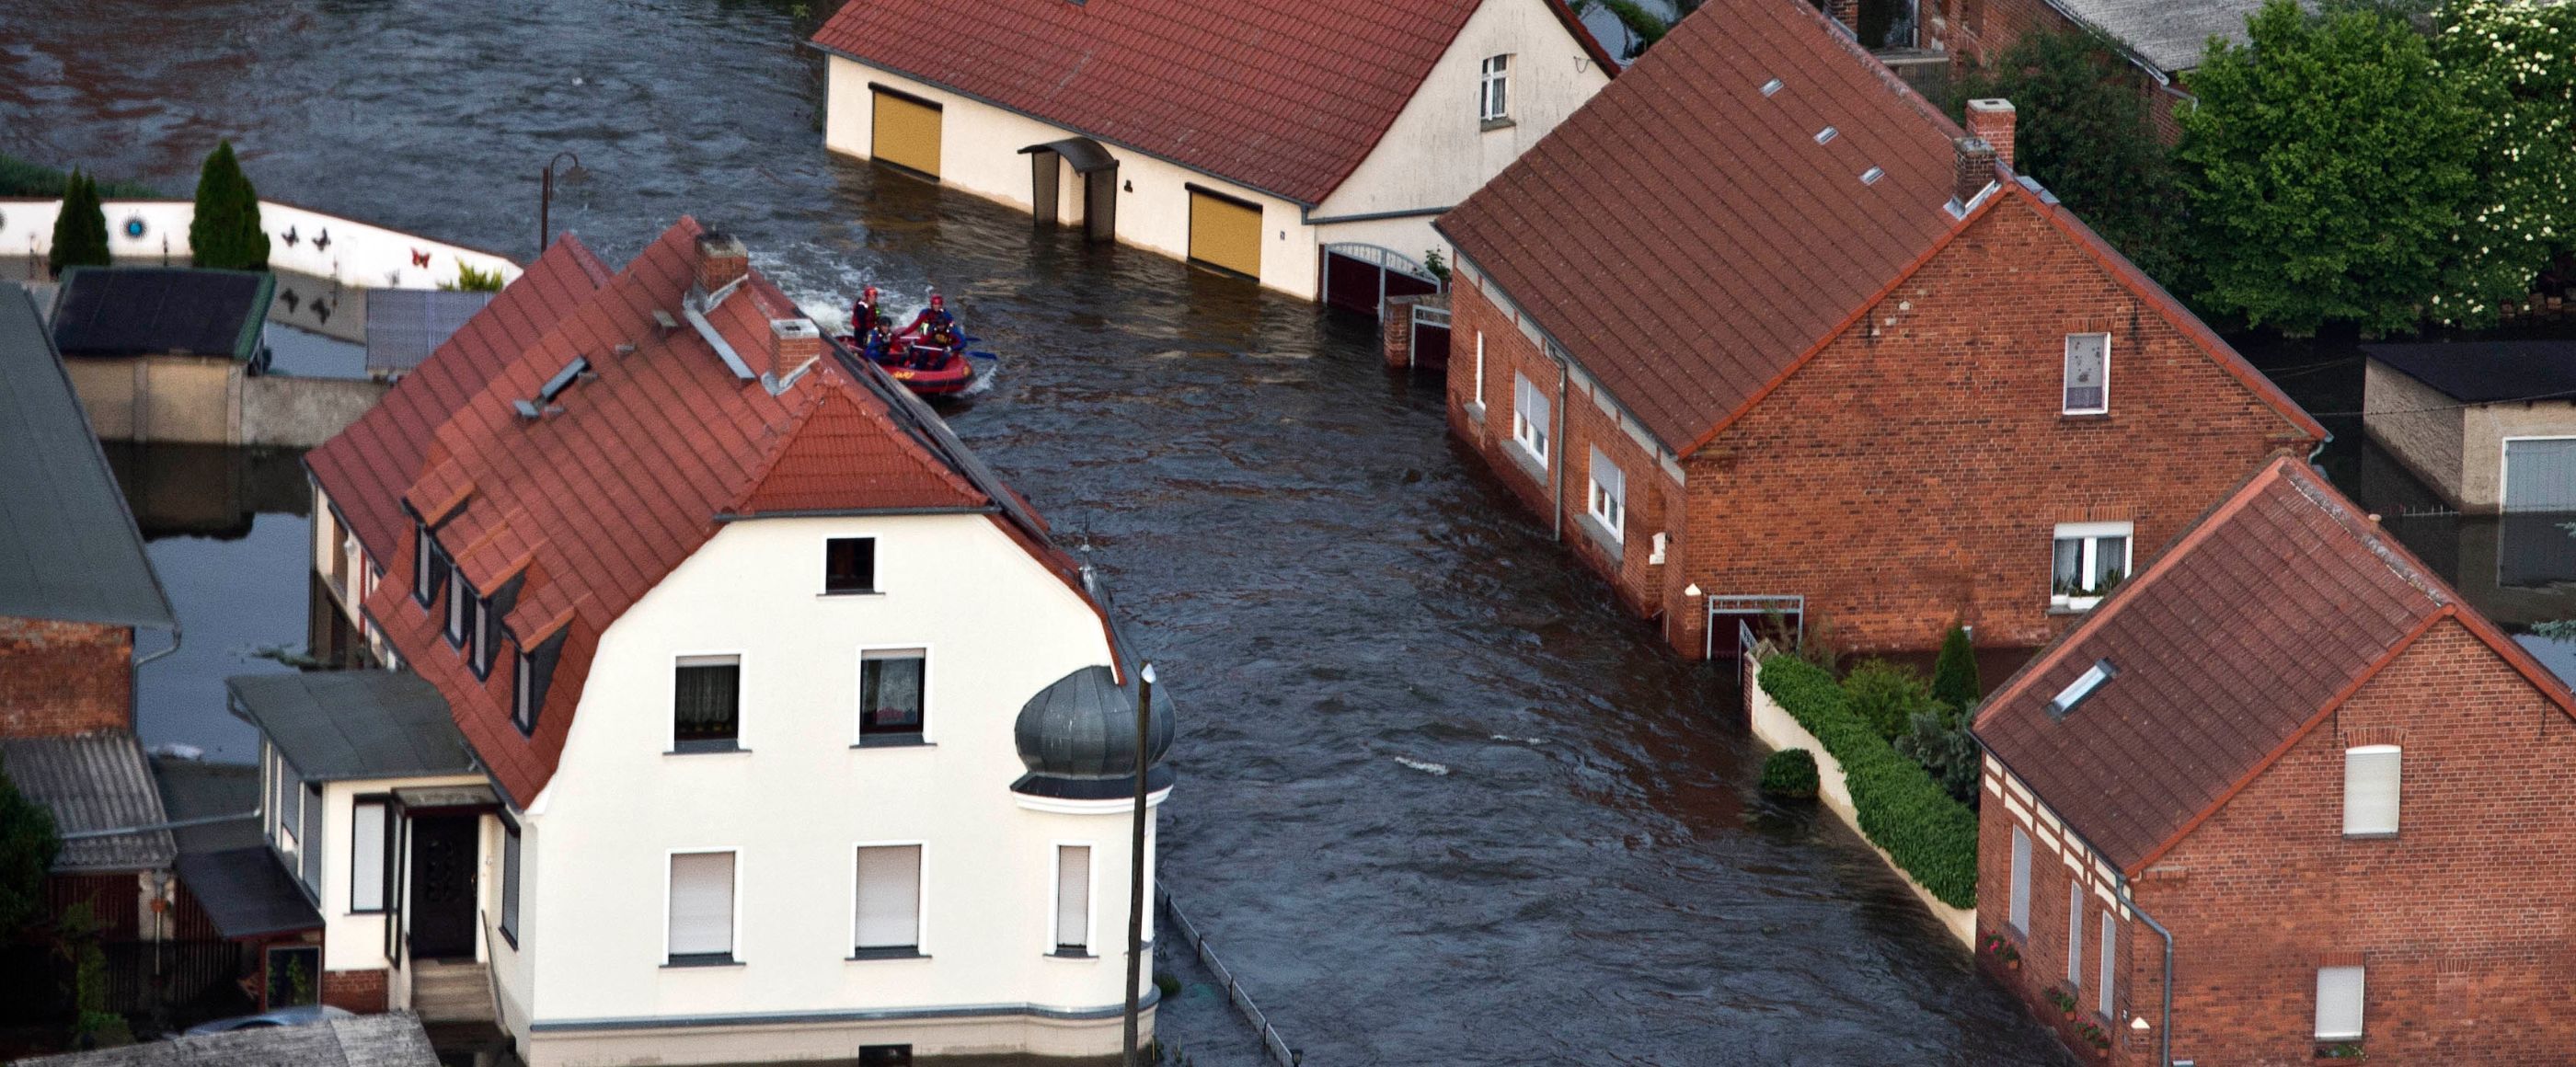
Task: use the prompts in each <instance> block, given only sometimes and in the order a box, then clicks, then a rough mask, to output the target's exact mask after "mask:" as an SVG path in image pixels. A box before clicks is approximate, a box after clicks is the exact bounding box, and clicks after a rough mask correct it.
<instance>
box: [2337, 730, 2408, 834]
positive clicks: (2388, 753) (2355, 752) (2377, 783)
mask: <svg viewBox="0 0 2576 1067" xmlns="http://www.w3.org/2000/svg"><path fill="white" fill-rule="evenodd" d="M2400 755H2401V753H2400V750H2399V749H2398V747H2397V746H2395V745H2363V746H2361V747H2359V748H2350V749H2345V750H2344V754H2343V832H2344V833H2347V834H2393V833H2396V832H2397V785H2398V767H2399V758H2400Z"/></svg>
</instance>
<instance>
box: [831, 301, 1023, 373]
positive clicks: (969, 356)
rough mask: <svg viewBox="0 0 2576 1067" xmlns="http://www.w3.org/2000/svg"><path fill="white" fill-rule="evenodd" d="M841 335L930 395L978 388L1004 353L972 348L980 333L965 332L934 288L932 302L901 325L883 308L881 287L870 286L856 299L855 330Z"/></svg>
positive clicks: (853, 309)
mask: <svg viewBox="0 0 2576 1067" xmlns="http://www.w3.org/2000/svg"><path fill="white" fill-rule="evenodd" d="M840 340H841V343H842V344H845V345H848V346H849V347H850V349H851V350H852V351H855V352H858V353H860V354H862V355H865V356H866V357H867V358H868V362H870V363H874V364H876V365H877V366H879V367H883V368H885V372H886V376H887V377H889V378H892V379H894V380H895V381H896V382H897V383H899V384H901V385H902V386H903V387H904V388H906V389H910V390H912V391H913V392H914V393H916V394H918V395H921V396H925V397H933V396H936V397H948V396H956V395H958V394H960V393H963V392H965V391H967V390H968V389H971V388H973V387H974V386H975V383H976V382H977V381H978V380H980V379H982V378H983V376H984V375H985V374H986V373H988V372H989V371H990V370H991V368H992V367H993V365H995V364H996V363H998V362H999V359H1000V357H997V356H995V355H994V354H992V353H990V352H978V351H972V350H969V349H968V347H967V346H968V345H971V344H973V343H975V338H973V337H970V336H967V335H966V333H965V332H964V330H963V329H962V328H961V327H960V326H959V325H958V323H957V318H956V316H954V315H951V314H949V312H948V306H947V301H946V300H945V299H943V298H941V297H940V295H939V294H938V293H935V292H934V293H932V294H931V295H930V306H929V307H926V308H923V309H921V311H920V312H919V313H917V314H915V315H914V316H913V320H912V323H911V324H910V325H908V326H905V327H903V328H902V329H900V330H897V329H895V328H894V323H893V320H891V319H889V318H887V317H886V316H885V314H884V313H883V312H882V311H880V310H878V305H877V290H876V287H875V286H873V285H871V286H869V287H868V288H867V290H866V292H865V294H864V295H862V296H861V297H860V298H859V302H858V303H856V304H853V305H851V307H850V332H849V333H846V334H843V335H841V338H840Z"/></svg>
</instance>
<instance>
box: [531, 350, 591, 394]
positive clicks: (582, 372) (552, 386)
mask: <svg viewBox="0 0 2576 1067" xmlns="http://www.w3.org/2000/svg"><path fill="white" fill-rule="evenodd" d="M589 375H590V359H589V358H588V357H586V356H574V357H572V362H570V363H566V364H564V366H563V369H562V370H559V371H556V372H555V376H554V377H552V378H548V379H546V384H545V385H544V386H542V387H540V388H538V390H537V402H538V403H548V402H551V401H553V400H554V398H555V397H557V396H561V395H563V391H564V390H566V389H570V388H572V383H574V382H577V381H580V380H582V379H584V378H587V377H589Z"/></svg>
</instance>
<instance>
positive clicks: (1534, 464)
mask: <svg viewBox="0 0 2576 1067" xmlns="http://www.w3.org/2000/svg"><path fill="white" fill-rule="evenodd" d="M1503 454H1504V455H1507V456H1510V457H1511V458H1512V464H1513V465H1514V466H1517V467H1519V468H1520V469H1521V473H1523V474H1527V475H1529V476H1530V477H1532V478H1536V479H1538V480H1540V481H1542V482H1544V481H1546V480H1547V457H1545V456H1542V455H1539V454H1538V453H1536V452H1532V451H1530V447H1529V446H1528V445H1525V444H1522V443H1521V439H1520V438H1517V437H1515V438H1512V439H1511V441H1510V442H1509V443H1507V444H1505V445H1504V446H1503Z"/></svg>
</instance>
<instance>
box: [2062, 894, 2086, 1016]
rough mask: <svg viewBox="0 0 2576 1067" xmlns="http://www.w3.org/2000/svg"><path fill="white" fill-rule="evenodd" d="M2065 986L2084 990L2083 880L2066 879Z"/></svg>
mask: <svg viewBox="0 0 2576 1067" xmlns="http://www.w3.org/2000/svg"><path fill="white" fill-rule="evenodd" d="M2066 984H2068V985H2071V986H2074V987H2076V988H2077V989H2082V988H2084V879H2082V878H2077V877H2073V876H2071V875H2070V876H2069V877H2068V878H2067V879H2066Z"/></svg>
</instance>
